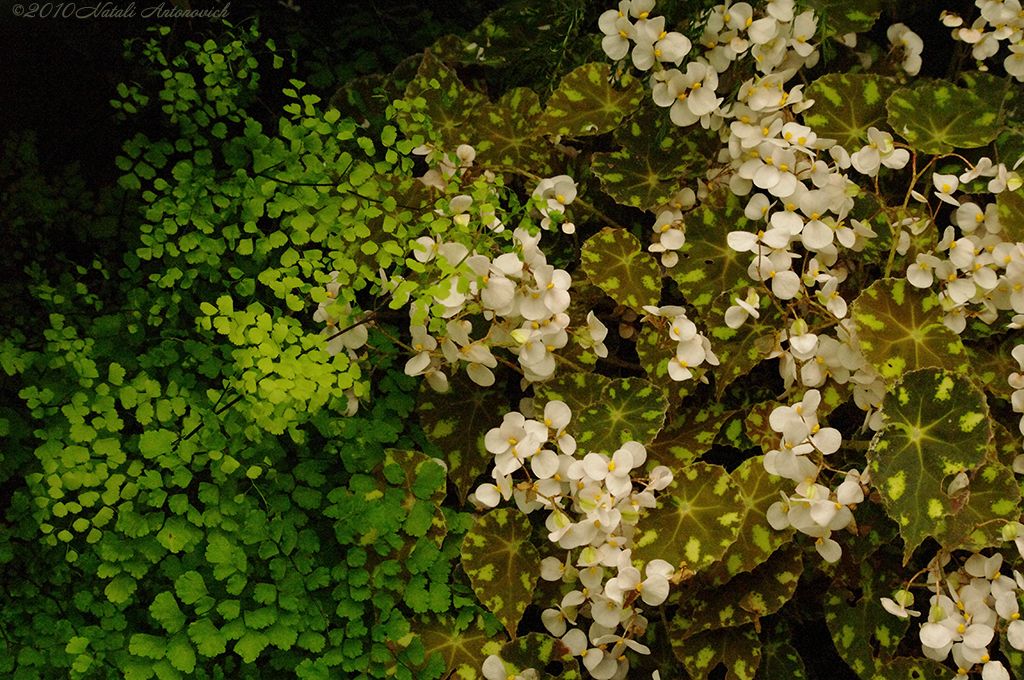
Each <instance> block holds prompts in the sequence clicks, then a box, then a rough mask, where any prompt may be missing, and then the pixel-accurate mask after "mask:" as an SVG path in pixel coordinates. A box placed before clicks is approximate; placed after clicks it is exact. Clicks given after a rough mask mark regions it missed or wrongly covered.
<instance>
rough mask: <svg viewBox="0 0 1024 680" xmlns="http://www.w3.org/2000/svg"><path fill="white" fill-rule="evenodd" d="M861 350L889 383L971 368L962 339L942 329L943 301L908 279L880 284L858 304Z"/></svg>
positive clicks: (855, 317)
mask: <svg viewBox="0 0 1024 680" xmlns="http://www.w3.org/2000/svg"><path fill="white" fill-rule="evenodd" d="M850 317H851V318H852V319H853V320H854V321H856V322H857V336H858V338H859V339H860V349H861V351H862V352H863V353H864V356H865V357H866V358H867V360H868V361H869V362H870V363H871V365H872V366H874V368H875V370H876V371H878V372H879V373H880V374H881V375H882V377H883V378H885V379H886V381H888V382H891V381H894V380H896V379H898V378H899V377H900V376H901V375H903V374H904V373H906V372H908V371H912V370H915V369H920V368H928V367H935V368H945V369H949V370H952V371H956V372H961V373H963V372H966V371H967V370H968V367H969V365H970V362H969V360H968V358H967V354H966V352H965V351H964V347H963V344H962V343H961V342H960V338H959V336H957V334H956V333H954V332H953V331H951V330H949V329H948V328H946V327H945V326H944V325H943V324H942V317H943V312H942V306H941V305H940V304H939V299H938V296H937V295H935V293H932V292H931V291H928V290H921V289H918V288H914V287H913V286H911V285H910V283H908V282H907V280H906V279H894V278H890V279H880V280H878V281H875V282H874V283H873V284H871V285H870V286H869V287H868V288H866V289H865V290H864V292H862V293H861V294H860V296H858V297H857V299H856V300H854V301H853V304H852V305H851V312H850Z"/></svg>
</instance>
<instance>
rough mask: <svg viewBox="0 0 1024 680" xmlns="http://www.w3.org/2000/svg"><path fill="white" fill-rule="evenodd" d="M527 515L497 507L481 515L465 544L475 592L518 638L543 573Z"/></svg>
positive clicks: (466, 564) (464, 561)
mask: <svg viewBox="0 0 1024 680" xmlns="http://www.w3.org/2000/svg"><path fill="white" fill-rule="evenodd" d="M530 534H531V527H530V521H529V520H528V519H527V517H526V515H525V514H523V513H522V512H520V511H518V510H516V509H514V508H496V509H494V510H491V511H490V512H487V513H485V514H483V515H481V516H480V517H479V518H478V519H477V522H476V524H475V525H474V526H473V528H472V529H470V530H469V532H468V533H467V534H466V538H465V540H464V541H463V543H462V567H463V569H465V571H466V575H467V576H469V580H470V583H472V585H473V592H475V593H476V595H477V597H478V598H480V601H481V602H482V603H483V604H484V606H485V607H487V608H488V609H489V610H490V611H491V612H492V613H494V615H495V616H497V617H498V619H499V620H500V621H501V623H502V625H503V626H505V630H506V631H507V632H508V634H509V637H512V638H514V637H515V635H516V627H517V626H518V625H519V620H520V619H522V618H523V614H524V613H525V612H526V607H527V606H528V605H529V604H530V602H531V601H532V600H533V591H534V588H536V586H537V579H538V578H539V577H540V573H539V571H538V569H537V563H538V562H539V558H538V556H537V549H536V548H535V547H533V543H532V542H531V540H530Z"/></svg>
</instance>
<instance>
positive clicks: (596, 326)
mask: <svg viewBox="0 0 1024 680" xmlns="http://www.w3.org/2000/svg"><path fill="white" fill-rule="evenodd" d="M587 332H588V333H589V334H590V344H589V345H586V346H588V347H592V348H593V350H594V354H596V355H597V356H599V357H602V358H603V357H606V356H608V348H607V347H605V344H604V339H605V338H606V337H608V327H607V326H605V325H604V324H603V323H601V320H600V319H598V318H597V316H595V314H594V312H593V311H590V312H588V313H587ZM581 344H584V343H582V342H581Z"/></svg>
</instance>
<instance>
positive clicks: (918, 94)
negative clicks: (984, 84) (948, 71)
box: [886, 81, 999, 154]
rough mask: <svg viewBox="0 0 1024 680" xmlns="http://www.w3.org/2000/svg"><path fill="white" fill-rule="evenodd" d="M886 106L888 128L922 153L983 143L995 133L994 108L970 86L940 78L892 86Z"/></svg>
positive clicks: (971, 146)
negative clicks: (939, 79) (958, 84)
mask: <svg viewBox="0 0 1024 680" xmlns="http://www.w3.org/2000/svg"><path fill="white" fill-rule="evenodd" d="M886 109H888V111H889V125H890V126H892V129H893V130H894V131H895V132H896V133H897V134H899V135H900V136H901V137H903V138H904V139H906V140H907V141H908V142H909V143H910V144H911V146H913V147H914V148H915V149H917V150H919V151H923V152H924V153H930V154H942V153H950V152H951V151H953V150H954V149H955V148H963V149H973V148H975V147H979V146H985V145H986V144H988V143H989V142H991V141H992V140H994V139H995V138H996V136H997V135H998V134H999V112H998V109H993V108H992V107H990V106H986V102H985V100H984V99H982V97H981V96H980V95H979V94H977V93H975V92H974V91H973V90H970V89H966V88H962V87H956V86H955V85H953V84H951V83H948V82H944V81H937V82H924V83H915V85H914V87H913V88H901V89H899V90H896V91H895V92H893V93H892V95H890V96H889V99H888V101H887V102H886Z"/></svg>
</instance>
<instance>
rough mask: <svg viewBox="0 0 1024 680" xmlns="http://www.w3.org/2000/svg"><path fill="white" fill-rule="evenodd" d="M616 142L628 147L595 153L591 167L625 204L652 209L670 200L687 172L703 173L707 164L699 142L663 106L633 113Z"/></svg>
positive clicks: (691, 174) (603, 185)
mask: <svg viewBox="0 0 1024 680" xmlns="http://www.w3.org/2000/svg"><path fill="white" fill-rule="evenodd" d="M615 141H616V142H618V143H619V144H620V145H621V146H622V147H623V148H622V149H621V150H619V151H612V152H604V153H595V154H594V159H593V161H592V163H591V167H592V168H593V170H594V174H595V175H597V176H598V178H599V179H600V180H601V188H602V189H604V191H605V192H606V193H607V194H608V195H609V196H611V197H612V198H614V199H615V200H616V202H618V203H621V204H622V205H628V206H632V207H634V208H640V209H642V210H653V209H654V208H656V207H658V206H661V205H666V204H669V203H670V201H671V199H672V198H674V197H675V195H676V194H677V193H678V192H679V190H680V189H681V188H682V184H681V182H682V179H683V177H684V176H685V177H697V176H701V175H703V174H704V170H705V168H706V166H707V160H706V159H705V158H704V157H703V156H702V155H701V154H700V153H699V152H698V151H697V145H696V144H695V143H694V142H693V141H692V140H691V139H690V138H689V137H686V136H685V135H684V134H683V131H682V130H681V129H680V128H678V127H676V126H675V125H671V124H669V123H668V122H667V121H666V120H665V116H664V115H663V112H661V111H655V110H647V111H645V112H644V113H642V114H640V115H637V116H634V117H633V119H632V120H630V121H629V123H627V124H626V125H621V126H619V127H618V128H617V129H616V130H615ZM680 207H681V206H680Z"/></svg>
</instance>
